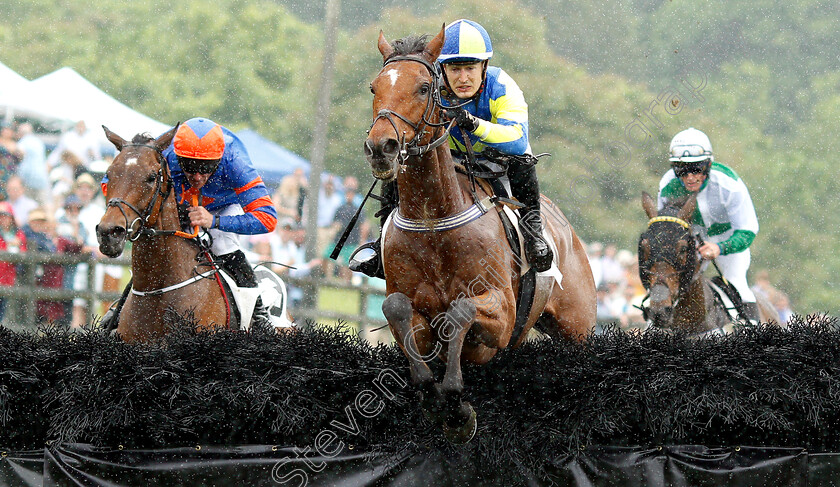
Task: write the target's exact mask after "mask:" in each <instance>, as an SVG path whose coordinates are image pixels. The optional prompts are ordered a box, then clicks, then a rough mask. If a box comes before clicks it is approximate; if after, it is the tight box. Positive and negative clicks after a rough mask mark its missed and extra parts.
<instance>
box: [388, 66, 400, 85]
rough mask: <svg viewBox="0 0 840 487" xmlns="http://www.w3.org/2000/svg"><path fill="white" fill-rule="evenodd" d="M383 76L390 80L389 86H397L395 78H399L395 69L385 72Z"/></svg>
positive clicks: (398, 73)
mask: <svg viewBox="0 0 840 487" xmlns="http://www.w3.org/2000/svg"><path fill="white" fill-rule="evenodd" d="M385 74H387V75H388V76H389V77H390V78H391V86H394V85H396V84H397V78H399V77H400V72H399V71H397V70H396V69H389V70H388V72H386V73H385Z"/></svg>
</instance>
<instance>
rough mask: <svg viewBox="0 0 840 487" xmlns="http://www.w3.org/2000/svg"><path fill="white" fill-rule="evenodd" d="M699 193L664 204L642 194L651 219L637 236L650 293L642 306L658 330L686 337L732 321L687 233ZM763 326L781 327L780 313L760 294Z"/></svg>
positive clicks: (720, 329) (727, 328) (728, 327)
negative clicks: (779, 324) (648, 300)
mask: <svg viewBox="0 0 840 487" xmlns="http://www.w3.org/2000/svg"><path fill="white" fill-rule="evenodd" d="M696 206H697V195H696V194H692V195H691V196H689V197H688V198H687V199H686V200H684V202H683V201H676V202H673V203H671V204H667V205H665V207H664V208H662V210H661V211H657V209H656V207H657V205H656V202H655V201H654V199H653V198H652V197H651V196H650V195H649V194H648V193H645V192H643V193H642V207H643V208H644V210H645V213H646V214H647V216H648V218H649V220H648V226H647V229H646V230H645V232H644V233H642V235H641V236H640V237H639V275H640V277H641V280H642V284H643V285H644V286H645V288H646V289H648V290H649V292H650V294H649V299H650V304H649V306H647V307H644V306H643V311H644V312H645V314H646V317H647V319H648V321H649V323H650V324H651V325H652V326H656V327H658V328H664V329H670V330H681V331H684V332H686V333H688V334H689V335H695V336H700V335H704V334H723V333H729V332H731V331H732V330H733V329H734V328H735V324H734V322H733V319H732V317H731V316H730V314H729V312H728V311H727V309H726V306H725V305H724V304H723V302H721V301H720V300H719V299H718V298H717V296H716V292H715V291H714V290H713V289H712V280H711V279H709V278H708V277H706V276H705V275H703V272H702V271H703V265H702V264H703V261H702V260H701V259H700V256H699V255H698V253H697V248H698V242H697V238H696V237H695V236H694V234H693V233H692V230H691V224H690V223H688V222H690V221H691V218H692V216H693V214H694V210H695V208H696ZM756 303H757V304H758V311H759V316H760V320H761V322H762V323H770V322H775V323H779V314H778V312H777V311H776V309H775V308H774V307H773V305H772V304H771V303H770V302H769V301H768V300H767V299H766V298H764V297H763V296H761V295H758V294H757V295H756Z"/></svg>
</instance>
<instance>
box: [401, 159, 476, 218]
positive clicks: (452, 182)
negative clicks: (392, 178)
mask: <svg viewBox="0 0 840 487" xmlns="http://www.w3.org/2000/svg"><path fill="white" fill-rule="evenodd" d="M397 186H398V188H399V194H400V214H401V215H402V216H403V217H405V218H412V219H418V220H423V219H434V218H444V217H447V216H452V215H454V214H456V213H458V212H459V211H462V210H464V209H465V208H466V207H467V206H468V205H469V204H471V203H472V202H471V201H470V200H469V198H468V197H467V195H465V193H464V191H463V189H462V188H461V185H460V183H459V182H458V175H457V173H456V172H455V164H454V162H453V160H452V156H451V155H450V153H449V144H443V145H442V146H440V147H438V148H436V149H435V150H434V151H430V152H428V153H426V154H424V155H423V156H422V157H421V158H419V159H418V158H416V157H413V158H411V159H410V160H409V161H408V164H406V167H405V170H404V171H402V170H401V171H400V172H399V173H398V175H397Z"/></svg>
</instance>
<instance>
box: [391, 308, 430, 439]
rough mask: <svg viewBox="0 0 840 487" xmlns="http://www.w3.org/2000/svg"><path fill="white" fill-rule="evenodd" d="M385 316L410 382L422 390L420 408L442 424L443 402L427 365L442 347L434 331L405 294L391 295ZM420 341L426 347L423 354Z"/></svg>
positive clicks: (428, 417)
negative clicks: (400, 350)
mask: <svg viewBox="0 0 840 487" xmlns="http://www.w3.org/2000/svg"><path fill="white" fill-rule="evenodd" d="M382 313H383V314H384V315H385V318H386V319H387V320H388V325H390V327H391V330H392V331H393V332H394V337H395V338H396V340H397V343H398V344H399V345H400V348H402V351H403V353H404V354H405V356H406V357H407V358H408V370H409V372H410V373H411V381H412V382H413V383H414V385H416V386H417V387H418V389H420V395H421V398H420V404H421V406H422V408H423V411H424V414H425V415H426V418H427V419H428V420H429V421H431V422H432V423H437V424H439V423H441V422H442V421H443V409H444V404H443V403H444V399H443V394H442V393H441V391H440V386H438V385H437V384H435V378H434V374H432V371H431V369H429V365H428V364H427V363H426V361H427V360H430V359H432V358H434V357H435V356H437V355H438V353H440V351H441V345H440V343H438V342H434V341H433V340H432V331H431V327H430V326H429V324H428V323H427V322H426V320H425V318H423V316H422V315H420V314H419V313H415V312H414V309H413V308H412V307H411V300H410V299H409V298H408V296H406V295H405V294H403V293H392V294H390V295H388V297H387V298H385V302H383V303H382ZM418 340H420V341H421V342H422V343H423V344H424V345H425V346H424V347H423V350H422V351H421V347H419V346H418ZM424 353H425V354H424Z"/></svg>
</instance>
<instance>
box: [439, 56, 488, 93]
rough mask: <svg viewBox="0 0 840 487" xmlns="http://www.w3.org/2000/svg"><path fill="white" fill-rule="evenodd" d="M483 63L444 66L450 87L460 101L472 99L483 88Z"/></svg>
mask: <svg viewBox="0 0 840 487" xmlns="http://www.w3.org/2000/svg"><path fill="white" fill-rule="evenodd" d="M482 68H483V66H482V61H478V62H475V63H469V64H461V63H459V64H452V63H449V64H444V65H443V72H444V74H445V75H446V80H447V81H448V82H449V87H450V88H452V91H453V92H454V93H455V96H457V97H458V98H460V99H462V100H463V99H467V98H472V97H473V96H475V94H476V93H478V89H479V88H481V81H482V80H481V75H482V74H483V72H484V70H483V69H482Z"/></svg>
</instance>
